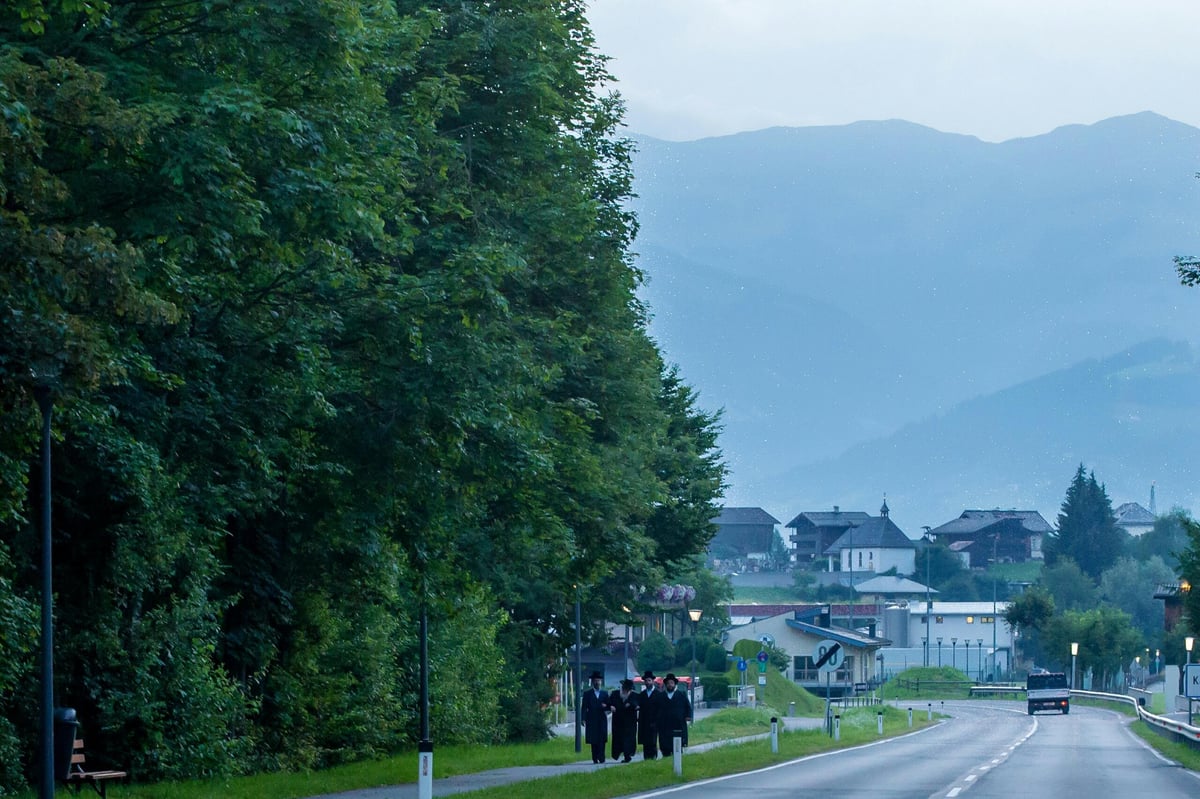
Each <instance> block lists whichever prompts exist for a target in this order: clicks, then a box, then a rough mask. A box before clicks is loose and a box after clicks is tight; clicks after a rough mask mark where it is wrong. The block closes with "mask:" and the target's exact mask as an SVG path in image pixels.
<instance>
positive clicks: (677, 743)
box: [671, 730, 683, 777]
mask: <svg viewBox="0 0 1200 799" xmlns="http://www.w3.org/2000/svg"><path fill="white" fill-rule="evenodd" d="M671 746H672V749H673V751H672V753H671V757H672V758H673V760H674V764H675V776H676V777H682V776H683V730H675V737H674V738H672V740H671Z"/></svg>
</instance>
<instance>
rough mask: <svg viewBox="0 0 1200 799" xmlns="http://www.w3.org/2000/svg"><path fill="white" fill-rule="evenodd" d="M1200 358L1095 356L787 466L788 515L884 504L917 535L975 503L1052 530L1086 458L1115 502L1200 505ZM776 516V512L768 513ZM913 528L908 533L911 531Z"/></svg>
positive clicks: (1170, 348) (1148, 349) (1138, 353)
mask: <svg viewBox="0 0 1200 799" xmlns="http://www.w3.org/2000/svg"><path fill="white" fill-rule="evenodd" d="M1197 397H1200V361H1198V360H1197V357H1196V351H1195V349H1194V348H1193V347H1191V346H1190V345H1188V344H1186V343H1180V342H1167V341H1164V340H1157V341H1151V342H1146V343H1144V344H1142V345H1139V346H1137V347H1134V348H1131V349H1130V350H1128V351H1126V352H1123V353H1120V354H1118V355H1115V356H1112V357H1110V358H1105V359H1102V360H1089V361H1085V362H1083V363H1081V364H1078V365H1076V366H1073V367H1071V368H1069V369H1064V370H1061V371H1058V372H1054V373H1052V374H1049V375H1045V376H1043V377H1040V378H1037V379H1035V380H1031V381H1028V382H1026V383H1022V384H1020V385H1017V386H1013V387H1011V388H1008V389H1005V390H1004V391H1000V392H997V393H995V394H992V395H989V396H987V397H981V398H978V399H974V400H969V401H967V402H964V403H963V404H961V405H959V406H958V407H956V408H954V409H953V410H952V411H950V412H948V413H946V414H942V415H939V416H936V417H931V418H928V419H924V420H922V421H920V422H915V423H913V424H910V425H907V426H905V427H904V428H903V429H901V430H899V431H897V432H896V433H894V434H893V435H891V436H887V437H885V438H881V439H879V440H876V441H872V442H869V443H865V444H859V445H857V446H855V447H853V448H851V449H850V450H848V451H847V452H845V453H843V454H842V455H840V456H839V457H837V458H832V459H829V460H826V461H822V462H818V463H812V464H808V465H805V466H800V467H796V468H793V469H790V470H788V471H787V472H786V473H785V474H783V475H782V476H781V479H780V483H781V484H782V485H785V486H790V487H791V492H790V493H787V494H785V495H784V496H783V497H782V500H781V501H782V502H783V504H785V505H786V507H787V508H796V509H800V508H823V507H824V506H825V505H827V504H830V500H829V499H827V498H828V497H832V498H833V499H834V500H836V501H837V503H838V504H840V505H841V506H842V507H843V508H846V509H860V508H861V509H867V510H869V511H871V512H874V510H875V509H876V508H877V507H878V503H879V500H880V487H884V486H886V491H887V495H888V505H889V506H890V508H891V511H892V514H891V515H892V517H893V518H894V519H896V521H897V523H898V524H901V526H902V527H903V528H904V529H905V531H906V532H907V533H909V534H910V535H916V534H919V533H920V527H921V525H926V524H928V525H930V526H936V525H937V524H940V523H942V522H945V521H949V520H950V519H952V518H954V517H955V516H957V515H958V514H959V513H961V512H962V510H963V509H965V508H967V507H977V508H1017V509H1034V510H1039V511H1041V512H1042V515H1043V516H1045V517H1046V519H1047V520H1048V521H1050V522H1051V523H1053V522H1054V520H1055V517H1056V516H1057V514H1058V510H1059V508H1060V506H1061V504H1062V501H1063V498H1064V496H1065V494H1066V489H1067V486H1068V485H1069V484H1070V482H1071V477H1072V476H1073V474H1074V471H1075V468H1076V467H1077V466H1078V465H1079V464H1080V463H1084V464H1085V465H1086V466H1087V468H1088V469H1090V470H1094V471H1095V472H1096V476H1097V478H1098V479H1099V480H1101V482H1103V483H1105V485H1106V487H1107V489H1108V493H1109V496H1110V498H1112V499H1113V500H1114V506H1115V504H1119V503H1120V502H1122V501H1125V500H1131V499H1132V500H1136V501H1139V502H1141V503H1142V504H1148V497H1149V494H1150V485H1151V484H1152V483H1157V495H1158V498H1159V502H1160V503H1164V502H1165V503H1166V504H1162V505H1160V507H1159V510H1160V511H1166V510H1168V509H1169V506H1170V505H1182V506H1184V507H1191V508H1200V481H1198V478H1200V414H1198V413H1197V406H1196V398H1197ZM768 510H770V508H768ZM905 525H907V526H905Z"/></svg>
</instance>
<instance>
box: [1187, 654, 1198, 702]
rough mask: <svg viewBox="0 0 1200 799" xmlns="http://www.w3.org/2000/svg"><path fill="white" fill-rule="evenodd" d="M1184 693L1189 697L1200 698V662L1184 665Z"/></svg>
mask: <svg viewBox="0 0 1200 799" xmlns="http://www.w3.org/2000/svg"><path fill="white" fill-rule="evenodd" d="M1183 695H1184V696H1186V697H1187V698H1188V699H1200V663H1189V664H1188V665H1187V666H1184V667H1183Z"/></svg>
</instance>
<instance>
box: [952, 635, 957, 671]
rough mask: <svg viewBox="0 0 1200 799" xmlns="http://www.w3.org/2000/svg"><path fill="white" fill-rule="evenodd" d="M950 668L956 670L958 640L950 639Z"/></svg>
mask: <svg viewBox="0 0 1200 799" xmlns="http://www.w3.org/2000/svg"><path fill="white" fill-rule="evenodd" d="M950 668H952V669H957V668H958V639H957V638H955V637H954V636H951V637H950Z"/></svg>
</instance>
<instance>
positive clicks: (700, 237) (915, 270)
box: [635, 114, 1200, 532]
mask: <svg viewBox="0 0 1200 799" xmlns="http://www.w3.org/2000/svg"><path fill="white" fill-rule="evenodd" d="M639 147H640V152H639V154H638V155H637V157H636V159H635V172H636V175H637V183H636V190H637V191H638V193H639V195H640V196H639V198H638V200H637V201H636V203H635V206H636V208H637V210H638V213H639V217H640V219H641V222H642V230H641V234H640V236H639V239H638V241H637V243H636V244H635V249H636V250H638V251H639V253H640V257H639V265H640V266H641V268H642V269H643V270H645V272H646V273H647V275H648V278H649V283H648V285H647V286H646V289H645V292H644V294H645V297H646V299H647V301H648V302H649V303H650V306H651V310H652V312H653V313H654V320H653V322H652V332H653V333H654V334H655V335H656V337H657V338H658V339H659V340H660V342H661V343H662V345H663V348H664V350H665V351H666V354H667V356H668V357H669V358H670V359H672V360H674V361H677V362H679V363H680V364H681V365H682V366H683V369H684V372H685V375H686V376H687V377H688V379H689V380H691V381H692V382H693V383H694V384H695V385H696V386H697V387H698V389H699V390H700V392H701V398H702V401H704V402H705V403H706V404H707V405H709V406H710V407H718V406H720V407H724V408H725V409H726V435H725V438H724V447H725V449H726V452H727V455H728V456H729V459H730V462H731V464H732V465H733V468H734V475H733V478H734V479H733V487H732V489H731V491H730V492H729V497H728V499H729V502H730V504H752V505H762V506H763V507H765V508H767V509H768V510H770V511H772V512H773V513H775V514H776V515H777V516H778V515H780V514H784V515H787V514H791V513H793V512H795V511H798V510H803V509H820V508H824V507H826V506H831V505H833V504H840V505H841V506H842V507H851V506H855V507H862V508H863V509H867V510H871V511H874V510H875V509H876V508H877V507H878V504H879V501H880V499H881V498H882V493H883V492H884V491H886V492H888V494H889V497H892V496H895V497H896V498H897V499H899V498H900V495H901V494H900V488H899V487H900V486H901V485H903V484H905V482H906V480H905V479H904V478H905V476H906V475H907V474H910V473H912V472H913V470H914V468H915V469H916V470H917V472H919V474H918V475H915V476H919V477H920V478H921V483H922V488H921V491H920V495H919V496H917V495H914V496H911V497H908V499H909V501H910V508H911V510H908V512H902V511H901V510H900V508H899V507H898V506H897V505H893V508H894V510H895V514H896V515H897V517H900V516H901V515H902V514H903V516H904V518H912V517H910V515H909V514H914V515H915V516H916V517H919V520H918V518H913V523H917V524H937V523H940V522H941V521H945V519H943V518H937V517H935V518H932V519H931V518H927V517H928V516H930V515H931V514H934V513H936V514H939V515H940V514H943V511H942V508H943V507H944V506H946V505H949V506H953V507H956V508H957V510H955V511H954V512H953V514H952V515H956V514H957V512H958V511H961V509H962V507H965V506H972V505H980V506H992V505H997V506H1002V507H1012V506H1016V505H1019V504H1022V503H1023V502H1026V501H1028V502H1034V501H1036V502H1037V503H1038V504H1037V505H1036V506H1033V507H1036V509H1038V510H1042V511H1043V513H1045V514H1048V516H1053V514H1054V513H1055V512H1056V510H1057V503H1058V502H1060V501H1061V496H1062V492H1063V491H1065V487H1066V485H1067V483H1068V482H1069V480H1070V476H1071V474H1072V473H1073V469H1074V467H1075V466H1076V465H1078V463H1079V462H1080V461H1082V462H1084V463H1086V464H1088V466H1089V467H1095V468H1096V471H1097V476H1098V477H1099V478H1100V479H1101V480H1103V481H1105V482H1107V483H1108V484H1109V486H1110V493H1114V492H1115V490H1116V489H1117V488H1118V487H1120V489H1121V492H1122V493H1121V494H1120V495H1117V496H1114V499H1115V500H1121V501H1125V500H1128V499H1135V500H1138V501H1140V502H1142V503H1143V504H1146V502H1147V501H1148V493H1149V482H1150V481H1151V480H1157V481H1158V483H1159V486H1160V492H1159V498H1160V506H1161V505H1163V503H1168V504H1176V503H1178V504H1185V503H1187V502H1190V498H1189V499H1185V496H1186V494H1187V493H1188V492H1190V489H1183V488H1181V489H1180V490H1179V491H1178V492H1175V491H1173V490H1172V489H1171V488H1169V486H1171V485H1172V484H1173V482H1174V479H1173V474H1178V473H1182V472H1184V471H1186V470H1187V469H1188V468H1189V464H1187V463H1186V459H1184V461H1183V462H1180V461H1179V460H1178V458H1179V457H1181V456H1179V455H1171V457H1170V458H1169V459H1168V458H1166V457H1159V458H1152V457H1150V456H1148V455H1147V456H1143V455H1142V454H1140V453H1141V452H1142V451H1143V450H1151V451H1152V450H1155V449H1157V448H1162V447H1167V448H1168V449H1169V451H1170V452H1172V453H1174V452H1176V451H1177V450H1178V449H1179V448H1178V447H1175V446H1168V444H1166V443H1163V442H1162V440H1161V436H1162V433H1161V432H1159V428H1160V427H1162V424H1163V423H1165V420H1163V419H1160V418H1159V416H1160V415H1161V414H1165V413H1167V410H1166V409H1165V408H1162V407H1159V406H1156V405H1155V404H1154V403H1152V402H1150V401H1149V400H1148V399H1147V398H1146V397H1145V396H1143V393H1144V392H1147V391H1152V390H1161V389H1162V384H1161V383H1156V382H1155V381H1153V380H1151V379H1150V378H1149V377H1148V375H1149V373H1150V372H1151V371H1153V369H1152V368H1151V367H1152V365H1153V364H1156V363H1158V361H1156V360H1154V359H1153V358H1151V359H1150V360H1146V356H1145V355H1144V354H1143V355H1137V356H1129V355H1123V356H1119V357H1125V358H1127V359H1128V358H1130V357H1135V359H1136V360H1137V363H1138V364H1139V365H1138V366H1136V367H1130V368H1134V369H1135V372H1137V373H1136V374H1135V375H1133V377H1127V378H1123V379H1124V381H1125V382H1124V383H1123V384H1122V383H1119V382H1118V383H1116V384H1113V385H1112V386H1109V384H1107V383H1106V384H1104V386H1106V387H1107V389H1111V388H1114V387H1115V386H1116V385H1123V390H1124V391H1125V392H1126V396H1127V397H1128V399H1127V401H1128V402H1130V403H1132V405H1133V406H1134V407H1136V408H1137V409H1138V412H1139V413H1140V414H1142V418H1143V420H1144V422H1148V423H1142V424H1140V425H1132V424H1131V423H1129V422H1126V423H1125V426H1126V427H1127V428H1130V429H1128V430H1122V429H1113V426H1114V425H1116V424H1117V422H1114V421H1113V420H1112V418H1109V417H1106V418H1105V420H1101V419H1091V424H1092V425H1094V426H1096V432H1095V434H1094V435H1090V434H1089V435H1085V434H1084V433H1073V434H1072V436H1070V437H1069V440H1067V439H1066V438H1064V437H1061V436H1054V435H1050V433H1053V432H1054V430H1055V429H1059V428H1055V427H1054V425H1061V426H1063V428H1062V429H1065V427H1066V426H1069V421H1068V418H1067V417H1066V416H1064V415H1062V414H1059V415H1056V414H1055V413H1054V412H1053V409H1054V408H1055V407H1057V405H1056V403H1057V400H1055V401H1051V400H1050V399H1049V398H1043V399H1040V400H1039V399H1037V397H1038V394H1037V392H1038V391H1048V390H1051V389H1050V388H1049V387H1050V386H1051V385H1053V389H1052V390H1053V391H1054V392H1057V393H1059V394H1061V395H1062V396H1063V397H1064V398H1066V399H1070V398H1074V400H1075V406H1078V407H1082V406H1083V405H1084V404H1085V401H1086V397H1085V393H1086V391H1088V390H1091V391H1096V390H1099V387H1098V386H1097V385H1096V384H1094V383H1089V382H1086V381H1084V382H1078V383H1075V384H1072V383H1070V382H1068V383H1066V384H1058V383H1053V381H1051V382H1048V383H1045V384H1043V383H1041V382H1040V381H1039V380H1038V378H1039V377H1041V376H1046V377H1047V378H1049V377H1050V376H1051V375H1053V374H1057V373H1060V372H1062V373H1065V374H1071V375H1072V376H1073V378H1072V379H1074V380H1079V376H1080V375H1079V373H1076V372H1074V370H1073V368H1074V366H1075V365H1076V364H1079V363H1080V362H1081V361H1084V360H1085V359H1100V360H1097V361H1096V363H1108V360H1107V356H1109V355H1111V354H1112V353H1114V352H1122V351H1124V350H1127V349H1129V348H1131V347H1133V346H1134V345H1135V344H1137V343H1138V342H1142V341H1147V340H1152V339H1168V340H1172V341H1177V342H1187V341H1191V342H1196V338H1197V337H1196V332H1197V328H1196V325H1195V321H1194V319H1195V316H1196V313H1197V311H1200V293H1197V292H1195V291H1194V290H1188V289H1185V288H1183V287H1181V286H1179V284H1178V281H1177V279H1176V277H1175V275H1174V272H1173V269H1172V264H1171V258H1172V257H1173V256H1174V255H1176V254H1182V253H1190V252H1193V251H1196V250H1200V246H1197V243H1200V227H1198V225H1197V220H1200V182H1197V181H1196V180H1195V177H1194V176H1195V173H1196V171H1197V169H1200V131H1198V130H1196V129H1194V128H1191V127H1189V126H1187V125H1182V124H1180V123H1177V122H1173V121H1171V120H1167V119H1165V118H1163V117H1159V116H1156V115H1154V114H1138V115H1134V116H1130V117H1121V118H1117V119H1112V120H1106V121H1104V122H1101V123H1097V124H1096V125H1090V126H1069V127H1066V128H1060V129H1058V130H1056V131H1053V132H1051V133H1049V134H1046V135H1044V136H1038V137H1033V138H1029V139H1017V140H1013V141H1009V142H1003V143H1000V144H991V143H987V142H982V141H980V140H978V139H974V138H972V137H967V136H960V135H952V134H942V133H939V132H937V131H933V130H930V129H928V128H923V127H921V126H918V125H913V124H911V123H904V122H876V123H858V124H855V125H848V126H844V127H828V128H804V129H784V128H776V129H770V130H766V131H759V132H755V133H746V134H739V135H736V136H728V137H720V138H714V139H705V140H701V141H698V142H684V143H669V142H661V141H655V140H650V139H643V140H640V141H639ZM1175 346H1176V347H1185V348H1186V344H1177V345H1175ZM1150 351H1155V352H1159V353H1160V354H1162V353H1164V352H1166V350H1162V349H1161V342H1160V345H1159V348H1157V349H1156V348H1155V347H1150ZM1137 352H1143V350H1141V349H1139V350H1137ZM1162 357H1164V358H1165V357H1167V356H1166V355H1162ZM1171 357H1174V358H1182V357H1183V356H1181V355H1179V354H1178V352H1177V351H1176V354H1175V355H1174V356H1171ZM1190 358H1191V356H1190V354H1189V355H1188V357H1187V359H1185V360H1186V361H1187V362H1188V363H1189V364H1191V366H1189V367H1188V369H1191V370H1192V372H1187V370H1185V372H1186V373H1187V378H1186V379H1187V380H1188V381H1191V380H1194V377H1195V375H1194V373H1193V372H1194V369H1195V366H1194V363H1193V362H1192V361H1191V360H1190ZM1127 362H1128V361H1127ZM1160 365H1161V364H1160ZM1137 370H1141V371H1137ZM1112 379H1113V380H1115V379H1116V378H1112ZM1179 379H1181V378H1178V377H1177V378H1176V380H1179ZM1189 385H1191V383H1189ZM1018 386H1019V387H1021V389H1022V390H1021V391H1020V392H1019V393H1018V394H1015V395H1014V394H1009V393H1007V392H1006V390H1007V389H1010V388H1015V387H1018ZM1031 387H1032V388H1031ZM1172 387H1173V388H1178V386H1177V385H1173V386H1172ZM1107 389H1106V390H1107ZM996 392H1000V393H999V394H997V396H998V397H1001V398H1007V399H1003V400H1000V401H1001V402H1002V404H1003V403H1007V404H1008V405H1009V406H1010V409H1009V413H1008V414H1007V416H1006V415H1005V413H1003V412H1001V413H1000V414H999V415H995V414H993V417H992V418H990V419H989V421H988V426H989V427H990V428H992V429H994V430H996V431H997V432H996V435H997V436H998V437H999V439H1000V440H1002V441H1016V440H1018V438H1019V437H1018V435H1017V432H1016V431H1015V430H1014V429H1012V428H1014V427H1015V426H1017V425H1018V424H1019V420H1020V419H1021V418H1022V417H1025V418H1034V419H1037V420H1039V424H1047V425H1051V428H1050V430H1049V432H1048V433H1046V434H1045V437H1046V438H1047V443H1046V444H1045V445H1038V444H1036V443H1035V442H1033V441H1025V443H1024V444H1023V446H1022V447H1021V452H1022V453H1026V452H1027V451H1028V452H1029V453H1030V454H1029V456H1028V457H1029V458H1032V459H1033V464H1034V465H1035V466H1036V465H1037V464H1043V463H1044V464H1058V463H1067V462H1069V463H1067V466H1066V467H1065V469H1064V470H1063V474H1062V475H1056V474H1054V473H1055V471H1056V470H1057V467H1056V468H1049V467H1047V468H1046V469H1045V470H1044V471H1045V474H1044V475H1043V476H1041V477H1038V476H1036V475H1038V474H1042V472H1041V471H1035V472H1028V471H1022V470H1027V469H1028V468H1031V467H1028V466H1027V465H1026V456H1025V454H1022V455H1021V456H1020V457H1018V456H1015V455H1014V456H1012V459H1011V462H1012V464H1014V465H1013V466H1012V467H1011V468H984V467H981V466H978V465H974V464H969V465H966V466H964V465H963V464H961V463H958V462H955V461H954V459H953V458H951V457H949V456H945V455H944V456H937V457H932V456H929V457H926V456H922V457H921V458H912V459H911V460H912V461H913V462H914V464H916V465H915V466H914V465H912V464H910V465H909V466H908V467H907V469H900V470H899V472H898V475H897V476H896V477H894V478H893V477H891V475H890V471H891V470H890V469H888V470H884V469H883V468H882V467H879V468H878V469H876V470H875V472H873V473H868V472H861V473H857V474H855V473H854V470H850V474H849V475H848V476H843V477H842V478H841V479H839V480H831V479H825V477H824V476H823V475H825V473H826V472H827V471H828V470H830V469H832V468H833V466H832V465H833V464H837V463H847V462H849V463H852V462H853V461H854V460H855V459H857V458H861V457H863V453H862V451H861V448H859V447H857V445H865V444H867V443H868V442H871V445H872V446H876V447H879V448H883V449H892V448H896V447H900V448H903V447H906V446H910V442H908V441H907V440H906V439H905V438H904V436H905V434H906V432H907V431H908V430H909V429H910V427H906V425H909V426H912V425H916V426H918V427H919V428H921V429H923V430H925V433H924V435H925V436H935V437H936V430H937V429H938V427H939V425H944V424H949V423H950V420H951V418H952V417H953V418H958V417H959V414H961V413H980V412H981V410H980V409H981V408H982V407H984V405H979V404H976V403H975V402H968V401H970V400H973V398H979V401H980V402H983V401H984V400H986V399H987V398H988V397H989V396H990V395H992V394H993V393H996ZM1030 392H1032V393H1030ZM1128 392H1133V393H1134V394H1133V395H1132V396H1130V395H1129V394H1128ZM1105 396H1106V397H1107V399H1106V403H1107V406H1108V407H1110V408H1115V407H1116V405H1114V404H1113V403H1115V402H1116V398H1115V397H1108V395H1105ZM1014 397H1019V398H1020V400H1021V403H1024V404H1026V405H1028V407H1024V408H1018V407H1011V406H1012V403H1013V402H1014V401H1015V400H1014ZM960 403H965V404H964V405H963V406H962V407H959V405H960ZM985 404H986V403H985ZM1066 407H1070V406H1069V404H1068V406H1066ZM1003 410H1004V409H1003V408H1001V411H1003ZM1178 412H1179V409H1177V408H1176V409H1173V410H1172V411H1171V414H1172V416H1173V417H1174V415H1175V414H1177V413H1178ZM1073 413H1076V414H1082V413H1083V411H1073ZM1010 417H1011V418H1010ZM922 420H923V421H922ZM1187 421H1188V420H1184V422H1183V423H1181V424H1183V428H1181V437H1182V438H1183V439H1184V440H1189V441H1190V440H1191V439H1190V438H1189V436H1191V435H1192V432H1191V428H1190V427H1188V426H1187V424H1186V422H1187ZM925 425H932V427H928V428H926V427H924V426H925ZM977 426H978V425H971V424H967V425H966V427H967V428H972V427H977ZM1151 430H1154V431H1156V432H1154V433H1153V434H1152V435H1151V434H1150V433H1149V432H1148V431H1151ZM1059 439H1063V440H1059ZM1051 442H1054V443H1051ZM1168 443H1169V442H1168ZM1118 445H1120V447H1122V448H1123V449H1122V450H1121V451H1118V450H1117V447H1118ZM976 446H983V442H977V443H976ZM1056 450H1057V451H1056ZM856 453H857V455H856ZM897 455H898V456H902V455H903V453H902V452H898V453H897ZM1145 460H1152V461H1155V462H1154V463H1147V464H1146V465H1145V466H1140V465H1139V466H1138V467H1137V469H1134V468H1133V465H1134V464H1140V463H1141V462H1142V461H1145ZM919 461H925V462H926V463H927V464H928V466H926V465H925V464H923V463H919ZM951 463H953V464H954V466H953V468H950V464H951ZM806 464H808V465H810V466H811V468H810V469H805V468H804V467H805V465H806ZM813 464H820V466H813ZM939 464H944V465H942V466H940V465H939ZM1103 464H1111V470H1112V471H1110V472H1108V473H1106V472H1105V466H1104V465H1103ZM1018 465H1019V469H1018V468H1017V467H1018ZM1117 471H1128V472H1130V474H1129V476H1126V475H1124V474H1118V473H1116V472H1117ZM1022 474H1023V476H1022ZM1014 475H1017V476H1014ZM1042 482H1046V483H1048V484H1049V485H1048V486H1047V487H1045V488H1044V487H1043V486H1042ZM847 483H850V485H847ZM889 484H890V485H889ZM1126 485H1128V488H1126V487H1125V486H1126ZM1005 486H1008V488H1005ZM855 490H862V491H865V492H868V493H869V494H870V495H871V496H872V497H873V499H871V501H870V502H867V503H865V504H861V503H860V505H854V503H852V502H850V500H849V498H848V496H847V492H852V491H855ZM913 490H914V491H915V489H913ZM903 493H904V494H905V495H908V494H909V491H908V490H905V491H903ZM941 496H944V497H946V499H945V500H944V501H943V500H939V499H937V497H941ZM1048 496H1049V497H1052V498H1053V502H1051V505H1050V506H1049V507H1047V505H1046V502H1047V500H1046V497H1048ZM985 497H988V498H993V499H992V501H991V502H986V501H985V500H984V498H985ZM1026 497H1028V499H1026ZM796 503H800V504H798V505H797V504H796ZM889 504H893V503H892V501H891V500H889ZM789 518H790V516H789ZM910 532H912V531H910Z"/></svg>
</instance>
